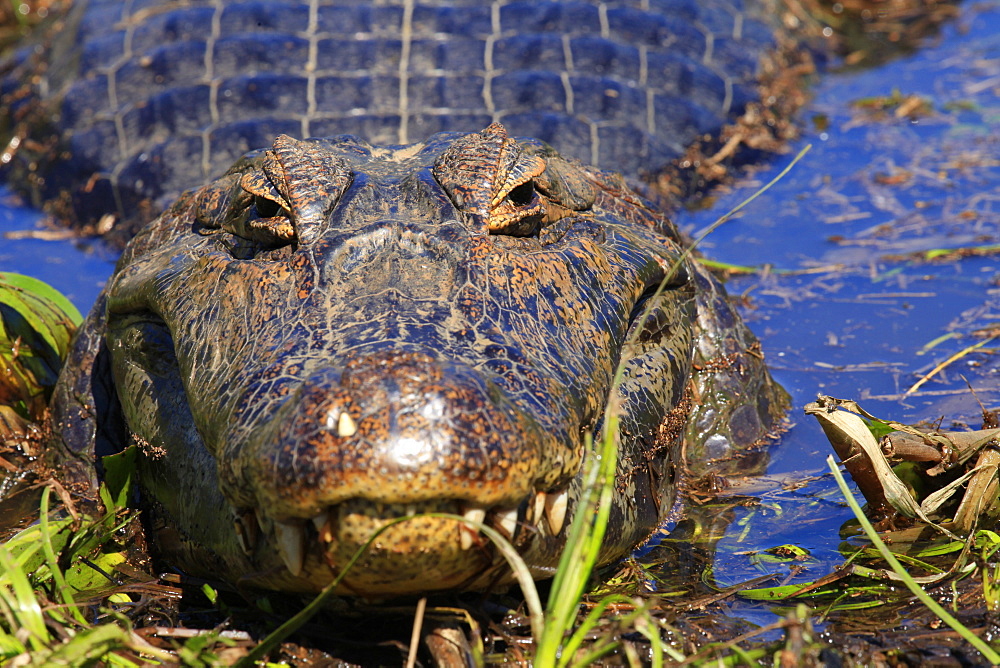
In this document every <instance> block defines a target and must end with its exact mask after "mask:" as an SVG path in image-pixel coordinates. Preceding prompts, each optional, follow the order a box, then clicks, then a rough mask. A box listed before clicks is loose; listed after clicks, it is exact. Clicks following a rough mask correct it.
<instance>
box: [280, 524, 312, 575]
mask: <svg viewBox="0 0 1000 668" xmlns="http://www.w3.org/2000/svg"><path fill="white" fill-rule="evenodd" d="M274 537H275V538H276V539H277V541H276V542H277V543H278V554H280V555H281V560H282V561H284V562H285V566H287V567H288V570H289V572H291V574H292V575H298V574H299V573H301V572H302V566H303V564H304V563H305V559H306V534H305V531H304V530H303V528H302V527H301V526H300V525H298V524H289V523H287V522H281V521H275V523H274Z"/></svg>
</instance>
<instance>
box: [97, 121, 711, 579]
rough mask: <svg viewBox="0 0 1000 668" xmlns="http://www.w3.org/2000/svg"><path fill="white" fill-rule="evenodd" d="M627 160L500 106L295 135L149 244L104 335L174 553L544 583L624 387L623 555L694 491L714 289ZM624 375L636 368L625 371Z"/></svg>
mask: <svg viewBox="0 0 1000 668" xmlns="http://www.w3.org/2000/svg"><path fill="white" fill-rule="evenodd" d="M691 271H693V270H692V269H691V267H690V266H689V265H688V262H687V260H686V257H685V254H684V253H683V249H682V247H681V246H680V244H679V243H678V239H677V236H676V233H675V232H674V230H673V228H672V227H671V225H670V223H669V222H668V221H667V220H666V219H665V218H664V217H663V215H662V214H660V213H658V212H657V211H656V210H655V209H654V208H652V207H650V206H649V205H648V204H647V203H646V202H644V201H643V200H642V199H641V198H639V197H638V196H636V195H635V194H634V193H633V192H631V191H630V190H628V189H627V188H626V187H625V186H624V185H623V183H622V181H621V179H620V178H618V177H615V176H612V175H609V174H606V173H602V172H598V171H596V170H593V169H588V168H585V167H581V166H579V165H577V164H575V163H572V162H569V161H567V160H565V159H563V158H561V157H560V156H559V155H558V154H557V153H555V152H554V151H553V150H552V149H550V148H548V147H547V146H545V145H543V144H541V143H540V142H535V141H531V140H527V141H515V140H513V139H511V138H509V137H507V135H506V132H505V131H504V129H503V128H502V127H501V126H500V125H496V124H495V125H492V126H490V127H489V128H487V129H486V130H484V131H483V132H481V133H478V134H471V135H460V134H448V135H436V136H434V137H432V138H431V139H430V140H429V141H428V142H426V143H424V144H416V145H412V146H390V147H376V146H370V145H368V144H367V143H365V142H363V141H361V140H359V139H357V138H354V137H337V138H332V139H312V140H307V141H297V140H294V139H291V138H289V137H285V136H282V137H279V138H278V139H277V140H275V142H274V145H273V146H272V147H271V148H270V149H269V150H266V151H260V152H255V153H251V154H248V155H247V156H245V157H244V158H243V159H241V160H239V161H238V162H237V163H236V164H235V165H234V166H233V167H232V168H231V169H230V170H229V172H228V173H227V174H225V175H224V176H223V177H221V178H220V179H218V180H217V181H215V182H214V183H211V184H209V185H208V186H206V187H204V188H202V189H200V190H198V191H194V192H191V193H188V194H186V195H185V196H183V197H182V198H181V199H180V201H179V202H178V203H177V204H176V205H174V206H173V207H172V208H170V209H169V210H168V211H167V212H166V213H164V214H163V215H162V216H161V217H160V218H159V219H158V220H157V221H156V222H155V223H153V224H152V225H151V226H149V227H148V228H146V229H145V230H144V231H143V232H142V233H140V235H139V236H138V237H137V238H136V239H135V240H134V241H133V243H132V244H131V245H130V247H129V248H128V249H127V250H126V252H125V254H124V255H123V257H122V258H121V261H120V262H119V265H118V270H117V273H116V274H115V276H114V277H113V279H112V280H111V282H110V284H109V286H108V289H107V295H106V333H105V337H106V345H107V351H108V352H109V358H110V363H109V364H110V369H111V373H112V376H113V382H114V385H115V388H116V390H117V395H118V397H119V399H120V403H121V408H122V413H123V416H124V419H125V422H126V423H127V425H128V429H129V431H130V432H131V433H132V435H133V437H134V440H135V442H136V443H138V444H139V445H140V448H141V452H142V456H141V460H142V462H141V464H140V466H141V476H140V477H141V480H142V486H143V488H144V495H145V503H146V505H147V506H148V507H149V509H150V513H151V515H152V520H151V521H152V523H153V525H154V528H155V533H156V534H157V542H158V544H159V548H160V551H161V552H162V553H163V554H164V555H165V557H166V558H167V559H168V560H169V561H171V562H172V563H174V564H176V565H179V566H181V567H183V568H186V569H188V570H190V571H194V572H196V573H206V574H210V575H213V576H216V577H223V578H226V579H230V580H234V581H239V582H241V583H245V584H248V585H252V586H260V587H267V588H274V589H281V590H287V591H315V590H318V589H320V588H322V587H323V586H324V585H326V584H328V583H329V582H330V581H331V579H332V578H333V577H335V575H336V574H339V573H340V572H341V571H342V570H343V568H344V567H345V566H346V564H347V562H348V561H349V559H350V558H351V556H352V555H353V554H354V553H355V551H356V550H358V548H359V547H361V546H362V545H364V544H365V542H366V541H367V540H368V539H369V537H370V536H371V535H372V534H373V532H375V531H376V530H377V529H379V528H380V527H383V526H384V525H386V524H387V523H389V522H390V521H392V520H394V519H396V518H400V517H407V516H412V519H408V520H407V521H404V522H401V523H398V524H395V525H394V526H392V527H390V528H389V529H388V530H386V531H384V532H383V533H381V534H380V535H379V536H378V537H377V538H376V539H375V540H374V541H373V542H372V544H371V546H370V547H369V549H368V551H367V552H366V553H365V555H364V556H363V557H362V559H361V560H360V561H359V562H358V563H357V564H356V565H355V566H354V568H352V569H351V570H350V571H349V572H348V573H347V574H346V576H345V578H344V580H343V582H342V584H341V586H340V588H339V590H340V591H342V592H344V593H355V594H361V595H366V596H371V597H379V596H385V595H398V594H410V593H422V592H428V591H433V590H442V589H461V588H480V589H481V588H487V587H489V586H491V584H494V583H497V582H500V581H504V580H506V579H508V575H507V571H506V568H505V566H504V563H503V560H502V558H501V557H499V556H498V552H497V550H496V549H494V547H493V546H492V544H491V542H490V541H489V540H487V539H486V538H485V537H484V536H483V535H482V534H481V533H480V531H478V530H477V529H476V528H474V527H472V526H469V525H466V524H463V523H461V522H459V521H456V520H454V519H449V518H441V517H439V516H425V515H424V514H425V513H451V514H457V515H464V516H465V518H468V519H471V520H474V521H476V522H479V523H483V524H485V525H488V526H492V527H494V528H495V529H497V530H498V531H499V532H500V533H501V534H502V535H504V536H507V537H508V538H509V539H510V541H511V542H512V543H513V544H514V545H515V546H516V547H517V549H518V550H519V551H520V552H521V553H522V554H523V555H524V556H525V558H526V559H527V561H528V563H529V565H531V567H532V568H533V569H534V570H535V572H536V574H537V575H539V576H544V575H545V573H547V572H549V571H550V569H551V568H552V567H554V565H555V564H556V563H557V561H558V557H559V552H560V548H561V547H562V545H563V544H564V535H565V533H566V528H567V526H568V524H569V523H570V522H571V520H572V518H573V515H574V512H575V509H576V505H575V504H576V500H577V497H578V494H579V486H580V480H581V469H582V467H583V465H584V461H585V460H586V459H587V458H588V457H590V456H591V451H590V450H589V449H588V446H587V445H586V443H587V439H586V436H587V435H588V434H592V433H598V434H599V433H600V430H601V427H602V424H603V420H604V416H605V407H606V406H608V405H609V404H612V405H615V406H616V407H617V408H616V410H618V411H620V416H621V421H620V429H619V433H618V435H617V436H618V438H619V440H620V448H621V450H620V460H619V471H618V474H619V478H618V484H617V488H616V493H615V499H614V508H613V509H612V520H611V529H610V530H609V534H608V538H607V547H606V549H605V555H604V557H605V560H608V559H611V558H613V557H616V556H619V555H621V554H623V553H624V552H626V551H627V550H629V549H630V548H631V547H632V546H634V545H635V544H636V543H638V542H640V541H641V540H643V539H644V538H645V537H646V536H647V535H648V534H649V533H650V532H651V531H652V530H653V529H654V528H655V526H656V525H657V523H658V521H659V520H660V519H662V517H663V516H664V514H665V513H666V512H667V511H668V510H669V508H670V506H671V503H672V487H673V475H672V469H671V467H672V462H673V458H674V456H675V452H674V450H675V446H676V444H677V442H678V438H679V435H680V433H681V431H682V429H683V424H684V420H685V417H686V406H687V404H686V402H685V401H684V399H683V398H684V395H685V388H686V386H687V383H688V378H689V374H690V370H691V369H690V367H691V356H692V349H693V340H692V336H693V335H692V332H693V328H694V319H695V304H694V302H695V299H694V295H695V289H694V287H693V281H692V280H691V278H690V275H691ZM619 368H620V369H621V373H620V376H619V377H618V379H617V381H616V370H618V369H619Z"/></svg>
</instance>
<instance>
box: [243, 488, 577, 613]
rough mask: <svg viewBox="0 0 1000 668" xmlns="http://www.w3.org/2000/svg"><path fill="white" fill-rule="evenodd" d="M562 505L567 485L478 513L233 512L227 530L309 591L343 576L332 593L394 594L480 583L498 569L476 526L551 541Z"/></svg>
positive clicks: (437, 505) (388, 509)
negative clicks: (305, 516)
mask: <svg viewBox="0 0 1000 668" xmlns="http://www.w3.org/2000/svg"><path fill="white" fill-rule="evenodd" d="M568 505H569V490H568V488H567V489H563V490H562V491H559V492H553V493H545V492H537V493H536V494H535V495H534V496H533V497H532V498H531V499H530V500H527V501H525V502H523V503H522V504H520V506H518V507H514V508H510V507H508V508H504V507H495V508H483V507H480V506H476V505H474V504H471V503H469V502H467V501H461V500H435V501H426V502H420V503H405V504H403V503H378V502H376V503H372V502H371V501H369V500H367V499H351V500H348V501H345V502H343V503H339V504H337V505H335V506H331V507H329V508H327V509H326V510H325V511H323V512H321V513H319V514H317V515H316V516H315V517H313V518H312V519H311V520H306V521H302V520H285V521H282V520H276V519H272V518H271V517H269V516H268V515H266V514H265V513H264V512H263V511H261V510H260V509H257V510H254V509H247V510H243V511H242V512H237V513H236V519H235V530H236V535H237V540H238V542H239V544H240V547H241V548H242V549H243V551H244V553H245V554H246V555H247V556H249V557H251V558H255V560H257V561H260V562H266V561H268V560H266V559H262V558H261V556H262V552H272V553H273V552H276V553H277V554H278V556H280V559H281V565H282V566H283V567H284V569H287V572H288V573H289V574H290V575H291V576H293V577H295V578H300V579H301V580H302V581H303V582H312V583H313V584H312V586H311V587H307V589H309V590H312V589H314V588H317V587H322V586H326V585H327V584H329V582H331V581H332V580H333V579H334V578H336V577H338V576H343V580H342V583H341V585H340V586H339V587H338V590H341V591H347V592H351V593H363V594H365V595H367V596H371V595H372V594H378V593H379V592H384V593H386V594H392V595H399V594H405V593H418V592H426V591H432V590H436V589H437V590H445V589H454V588H456V587H457V588H468V587H475V584H476V583H477V582H478V583H479V584H480V587H479V588H482V587H484V586H488V585H489V582H490V580H491V579H493V580H496V579H498V578H500V576H501V573H506V569H505V568H503V564H502V560H501V558H500V557H499V556H498V553H497V551H496V550H495V549H494V547H493V545H492V544H491V539H490V537H488V536H487V535H486V534H485V533H484V532H483V531H482V530H481V527H482V526H485V527H487V528H489V529H493V530H495V531H496V532H497V533H499V534H500V537H501V538H503V539H505V540H507V541H509V542H510V543H512V544H514V545H515V546H516V545H519V544H523V543H525V542H527V541H530V540H532V539H535V538H541V537H544V536H551V537H554V536H557V535H558V534H559V533H560V532H561V531H562V529H563V526H564V523H565V518H566V511H567V507H568ZM446 516H447V517H446ZM456 516H457V517H456ZM458 517H461V518H464V520H466V521H465V522H463V521H461V520H459V519H457V518H458ZM362 549H364V550H365V551H364V552H362V553H361V554H360V555H358V552H359V551H360V550H362ZM345 569H347V570H346V572H345ZM278 570H282V569H281V567H280V566H279V567H278ZM274 577H275V574H274V573H269V572H261V573H258V574H252V575H249V576H248V577H246V578H244V579H245V581H247V582H248V583H250V584H253V583H255V581H257V582H258V583H268V584H271V583H272V582H273V578H274ZM277 577H281V576H280V575H278V576H277Z"/></svg>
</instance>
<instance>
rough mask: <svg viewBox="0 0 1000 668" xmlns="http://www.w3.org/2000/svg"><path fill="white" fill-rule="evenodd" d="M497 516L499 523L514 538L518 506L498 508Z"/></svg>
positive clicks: (509, 536)
mask: <svg viewBox="0 0 1000 668" xmlns="http://www.w3.org/2000/svg"><path fill="white" fill-rule="evenodd" d="M496 518H497V525H498V526H499V527H500V528H501V529H503V530H504V531H506V532H507V536H508V538H513V537H514V532H515V531H517V508H511V509H510V510H498V511H496Z"/></svg>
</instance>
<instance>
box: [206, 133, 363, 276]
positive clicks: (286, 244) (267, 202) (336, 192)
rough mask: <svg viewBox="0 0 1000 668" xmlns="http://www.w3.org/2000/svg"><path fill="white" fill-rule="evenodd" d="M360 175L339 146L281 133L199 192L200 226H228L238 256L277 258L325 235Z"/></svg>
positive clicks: (230, 247) (212, 229)
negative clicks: (331, 215)
mask: <svg viewBox="0 0 1000 668" xmlns="http://www.w3.org/2000/svg"><path fill="white" fill-rule="evenodd" d="M353 180H354V173H353V172H352V171H351V169H350V167H349V166H348V164H347V162H346V161H345V160H344V158H343V156H342V155H341V154H340V153H339V152H338V151H337V148H336V146H334V145H331V143H330V142H328V141H326V140H322V139H316V140H306V141H299V140H296V139H292V138H291V137H288V136H286V135H279V136H278V137H277V138H275V140H274V144H273V145H272V146H271V148H270V149H268V150H266V151H255V152H253V153H250V154H247V156H245V157H244V158H242V159H241V160H239V161H237V162H236V164H235V165H233V167H232V168H231V169H230V170H229V172H227V173H226V174H225V176H223V177H222V178H221V179H219V180H218V181H216V183H214V184H213V185H211V186H209V187H208V188H206V189H204V190H203V191H202V193H201V194H200V196H199V203H198V209H197V214H196V226H197V229H198V230H199V231H204V232H205V233H209V234H212V233H216V232H218V231H225V232H228V233H229V238H228V239H226V240H223V242H222V243H223V245H224V246H225V247H226V248H227V249H228V250H229V251H230V253H231V254H232V255H233V256H234V257H236V258H238V259H255V258H258V257H260V258H264V259H276V258H280V257H285V256H286V255H287V254H288V251H287V250H284V251H283V252H281V253H277V254H276V253H275V251H278V250H282V249H288V248H292V249H293V250H294V248H296V247H297V246H298V245H299V244H308V243H311V242H312V241H314V240H315V239H317V238H318V237H320V236H321V235H322V233H323V231H324V229H325V227H326V225H327V223H328V220H329V213H330V211H331V210H332V209H333V207H334V206H335V205H336V203H337V201H338V200H339V199H340V197H341V195H342V194H343V193H344V192H345V191H346V190H347V188H348V187H349V186H350V185H351V183H352V182H353Z"/></svg>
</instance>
